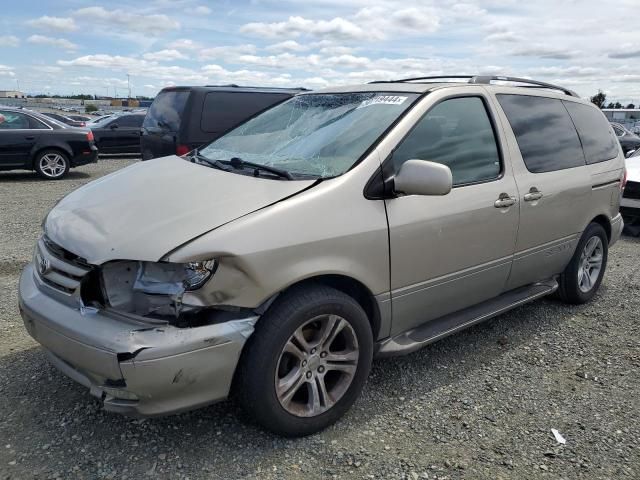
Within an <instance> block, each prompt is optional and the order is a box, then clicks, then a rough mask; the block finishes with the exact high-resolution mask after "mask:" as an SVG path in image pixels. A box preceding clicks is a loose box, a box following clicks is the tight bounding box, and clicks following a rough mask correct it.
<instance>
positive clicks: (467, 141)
mask: <svg viewBox="0 0 640 480" xmlns="http://www.w3.org/2000/svg"><path fill="white" fill-rule="evenodd" d="M411 159H419V160H429V161H431V162H436V163H442V164H444V165H447V166H448V167H449V168H450V169H451V173H452V175H453V185H454V186H455V185H464V184H468V183H477V182H483V181H488V180H494V179H496V178H498V177H499V176H500V171H501V165H500V155H499V152H498V147H497V145H496V138H495V135H494V132H493V127H492V125H491V121H490V120H489V116H488V115H487V110H486V108H485V105H484V102H483V101H482V99H481V98H479V97H461V98H452V99H449V100H444V101H443V102H441V103H439V104H437V105H436V106H435V107H433V108H432V109H431V110H429V111H428V112H427V114H426V115H425V116H424V117H422V119H420V121H418V123H417V124H416V125H415V127H414V128H413V130H412V131H411V132H410V133H409V135H407V137H405V139H404V140H403V141H402V143H401V144H400V145H399V146H398V147H397V148H396V150H395V151H394V153H393V157H392V161H393V165H394V170H395V171H396V172H398V171H399V170H400V167H401V166H402V164H403V163H404V162H406V161H407V160H411Z"/></svg>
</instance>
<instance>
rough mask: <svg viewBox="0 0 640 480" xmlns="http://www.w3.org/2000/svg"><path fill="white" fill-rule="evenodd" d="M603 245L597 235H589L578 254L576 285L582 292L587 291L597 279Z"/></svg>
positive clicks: (600, 268) (600, 266)
mask: <svg viewBox="0 0 640 480" xmlns="http://www.w3.org/2000/svg"><path fill="white" fill-rule="evenodd" d="M603 252H604V247H603V245H602V240H601V239H600V237H598V236H594V237H591V238H590V239H589V241H588V242H587V243H586V244H585V246H584V249H583V250H582V254H581V255H580V266H579V267H578V287H579V288H580V291H581V292H583V293H587V292H589V291H590V290H591V289H592V288H593V286H594V285H595V284H596V282H597V281H598V277H599V276H600V271H601V270H602V260H603V258H604V256H603Z"/></svg>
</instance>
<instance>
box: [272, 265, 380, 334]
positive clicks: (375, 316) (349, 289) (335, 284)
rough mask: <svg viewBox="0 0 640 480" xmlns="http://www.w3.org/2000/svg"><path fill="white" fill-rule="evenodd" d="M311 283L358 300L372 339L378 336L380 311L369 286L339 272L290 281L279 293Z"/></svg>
mask: <svg viewBox="0 0 640 480" xmlns="http://www.w3.org/2000/svg"><path fill="white" fill-rule="evenodd" d="M313 284H320V285H325V286H328V287H332V288H335V289H336V290H339V291H341V292H342V293H345V294H346V295H349V296H350V297H351V298H353V299H354V300H355V301H356V302H358V304H359V305H360V306H361V307H362V309H363V310H364V312H365V313H366V314H367V318H368V319H369V324H370V325H371V333H372V334H373V338H374V340H375V339H377V338H378V334H379V333H380V328H381V324H382V315H381V312H380V307H379V306H378V302H377V301H376V298H375V296H374V295H373V293H372V292H371V290H369V288H368V287H367V286H366V285H365V284H363V283H362V282H360V281H359V280H356V279H355V278H353V277H349V276H347V275H341V274H322V275H316V276H313V277H308V278H305V279H303V280H300V281H298V282H295V283H292V284H291V285H289V286H287V287H286V288H285V289H283V290H282V291H281V292H280V293H284V292H286V291H287V290H290V289H291V288H294V287H299V286H301V285H313Z"/></svg>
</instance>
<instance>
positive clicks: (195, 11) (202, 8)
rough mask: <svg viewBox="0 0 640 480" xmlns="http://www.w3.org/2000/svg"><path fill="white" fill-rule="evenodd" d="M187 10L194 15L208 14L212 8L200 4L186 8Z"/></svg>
mask: <svg viewBox="0 0 640 480" xmlns="http://www.w3.org/2000/svg"><path fill="white" fill-rule="evenodd" d="M188 12H189V13H192V14H194V15H209V14H210V13H211V12H212V10H211V9H210V8H209V7H205V6H204V5H200V6H198V7H194V8H190V9H188Z"/></svg>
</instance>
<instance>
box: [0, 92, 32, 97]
mask: <svg viewBox="0 0 640 480" xmlns="http://www.w3.org/2000/svg"><path fill="white" fill-rule="evenodd" d="M25 97H26V95H25V94H24V93H22V92H19V91H17V90H0V98H25Z"/></svg>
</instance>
